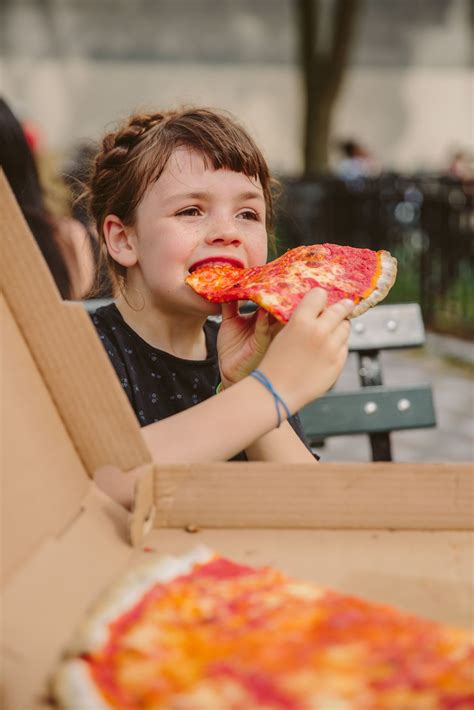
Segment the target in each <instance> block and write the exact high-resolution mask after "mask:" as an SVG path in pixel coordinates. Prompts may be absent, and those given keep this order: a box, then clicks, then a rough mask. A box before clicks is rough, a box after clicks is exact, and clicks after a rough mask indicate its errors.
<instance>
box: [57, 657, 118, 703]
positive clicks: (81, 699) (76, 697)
mask: <svg viewBox="0 0 474 710" xmlns="http://www.w3.org/2000/svg"><path fill="white" fill-rule="evenodd" d="M53 693H54V698H55V700H56V701H57V703H58V704H59V707H60V708H67V710H92V709H93V710H110V706H109V704H108V703H106V702H105V700H104V698H103V697H102V695H101V693H100V692H99V691H98V690H97V687H96V685H95V683H94V681H93V680H92V678H91V675H90V672H89V666H88V664H87V663H86V662H85V661H82V660H81V659H80V658H74V659H72V660H69V661H65V662H64V663H63V664H62V665H61V666H60V668H59V670H58V672H57V673H56V675H55V677H54V682H53Z"/></svg>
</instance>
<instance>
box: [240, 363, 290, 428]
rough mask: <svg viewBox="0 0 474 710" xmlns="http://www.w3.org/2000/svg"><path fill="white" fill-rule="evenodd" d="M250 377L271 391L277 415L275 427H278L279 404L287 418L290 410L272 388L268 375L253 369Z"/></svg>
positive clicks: (279, 416)
mask: <svg viewBox="0 0 474 710" xmlns="http://www.w3.org/2000/svg"><path fill="white" fill-rule="evenodd" d="M250 377H254V378H255V379H256V380H258V382H260V384H262V385H263V386H264V387H266V389H267V390H268V391H269V392H271V394H272V395H273V399H274V401H275V409H276V410H277V415H278V424H277V427H279V426H280V424H281V412H280V406H281V407H283V409H284V410H285V414H286V417H287V418H288V417H291V412H290V410H289V409H288V407H287V405H286V403H285V401H284V400H283V399H282V398H281V397H280V395H279V394H278V392H277V391H276V390H275V389H274V387H273V385H272V383H271V382H270V380H269V379H268V377H267V376H266V375H264V374H263V372H261V371H260V370H253V371H252V372H251V373H250Z"/></svg>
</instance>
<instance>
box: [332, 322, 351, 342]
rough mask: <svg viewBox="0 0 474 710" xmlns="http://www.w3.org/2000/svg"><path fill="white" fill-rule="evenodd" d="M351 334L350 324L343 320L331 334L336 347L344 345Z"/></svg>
mask: <svg viewBox="0 0 474 710" xmlns="http://www.w3.org/2000/svg"><path fill="white" fill-rule="evenodd" d="M350 333H351V324H350V322H349V321H348V320H346V319H344V320H343V321H342V322H341V323H339V326H337V327H336V329H335V330H334V332H333V337H334V344H335V345H336V347H341V346H343V345H346V343H347V341H348V340H349V335H350Z"/></svg>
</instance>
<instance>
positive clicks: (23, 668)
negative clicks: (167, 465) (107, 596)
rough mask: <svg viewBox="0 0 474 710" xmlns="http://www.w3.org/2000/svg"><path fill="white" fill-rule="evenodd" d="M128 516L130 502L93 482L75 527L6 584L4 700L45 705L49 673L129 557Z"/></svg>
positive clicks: (16, 709)
mask: <svg viewBox="0 0 474 710" xmlns="http://www.w3.org/2000/svg"><path fill="white" fill-rule="evenodd" d="M127 518H128V515H127V513H126V511H125V510H124V509H123V508H121V507H120V506H118V505H117V504H115V503H114V501H112V500H111V499H110V498H108V497H107V496H105V495H103V494H101V493H100V492H99V491H98V490H97V489H96V488H95V486H93V485H90V490H89V494H88V495H87V496H86V498H85V500H84V505H83V509H82V511H81V513H80V515H79V516H78V517H77V518H76V519H75V520H74V521H73V522H72V523H71V525H70V527H69V528H68V529H67V530H65V531H64V534H63V535H60V536H57V537H55V538H54V539H50V540H48V541H47V542H45V544H43V545H42V546H41V547H40V548H39V549H38V550H37V551H36V553H35V554H34V555H32V557H31V558H30V559H29V560H28V564H27V565H23V566H22V567H21V568H20V569H19V570H18V572H17V573H16V574H15V575H14V577H13V578H12V580H11V582H9V583H8V584H7V585H6V586H5V589H4V590H3V595H2V612H3V621H4V623H3V629H2V632H3V633H2V666H3V669H4V683H5V687H4V693H5V697H4V699H3V700H4V707H6V708H10V709H11V710H20V709H23V708H24V709H25V710H26V709H27V708H33V707H34V708H37V707H39V706H40V705H41V707H43V704H42V702H41V701H42V700H43V701H44V704H45V705H46V702H45V698H46V695H47V690H48V679H49V677H50V675H51V672H52V670H53V668H54V667H55V665H56V663H57V662H58V660H59V658H60V655H61V653H62V651H63V650H64V647H65V645H66V644H67V643H68V640H69V638H70V636H71V634H72V632H73V631H74V629H75V627H76V626H77V625H78V624H79V622H80V621H81V619H83V617H84V614H85V612H86V611H87V608H88V607H89V606H90V604H91V603H92V602H94V601H95V599H96V598H97V595H98V594H100V593H101V592H102V591H103V590H104V589H105V588H106V587H107V586H108V585H109V584H110V583H111V581H112V580H113V579H114V578H115V577H116V576H117V575H120V574H121V573H122V572H123V571H124V570H125V567H126V565H127V564H128V563H129V562H130V559H131V557H132V554H133V548H132V547H130V545H129V544H128V543H127V537H128V530H127V525H128V521H127ZM92 553H93V554H92ZM0 704H1V703H0Z"/></svg>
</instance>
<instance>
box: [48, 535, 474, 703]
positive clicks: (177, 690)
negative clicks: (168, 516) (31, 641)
mask: <svg viewBox="0 0 474 710" xmlns="http://www.w3.org/2000/svg"><path fill="white" fill-rule="evenodd" d="M473 669H474V644H473V642H472V637H471V635H470V634H469V633H468V632H467V631H464V630H462V629H456V628H453V627H449V626H446V625H442V624H438V623H435V622H432V621H427V620H425V619H421V618H419V617H416V616H413V615H409V614H406V613H402V612H400V611H398V610H396V609H394V608H391V607H389V606H385V605H382V604H376V603H373V602H369V601H366V600H364V599H360V598H358V597H354V596H350V595H347V594H340V593H338V592H336V591H333V590H330V589H324V588H321V587H319V586H317V585H316V584H311V583H307V582H300V581H296V580H294V579H291V578H289V577H287V576H286V575H284V574H282V573H281V572H279V571H278V570H276V569H273V568H271V567H260V568H254V567H249V566H247V565H242V564H237V563H236V562H233V561H232V560H229V559H226V558H223V557H220V556H218V555H214V554H211V553H210V552H209V551H208V550H206V549H205V548H200V549H198V550H196V551H195V552H193V553H191V554H190V555H187V556H185V557H182V558H172V557H170V558H165V559H161V560H157V561H156V562H154V563H153V564H151V565H150V566H147V567H146V568H144V569H142V570H141V571H139V572H135V573H133V574H131V575H129V576H128V577H126V578H125V579H124V580H123V581H122V582H121V583H120V584H119V586H118V587H116V588H115V589H114V590H113V591H112V592H111V593H110V594H109V595H108V596H107V597H106V598H105V599H104V601H103V602H102V603H100V604H99V606H97V607H96V608H95V609H94V610H93V611H92V612H91V614H90V616H89V618H88V619H87V620H86V622H85V623H84V624H83V626H82V628H81V629H80V632H79V634H78V635H77V637H76V640H75V642H74V644H73V645H72V646H71V648H70V649H69V651H68V653H67V658H66V659H65V660H64V661H63V662H62V664H61V666H60V668H59V671H58V672H57V674H56V676H55V679H54V696H55V699H56V701H57V702H58V703H59V705H60V707H61V708H63V709H65V710H91V708H94V710H105V709H107V708H116V709H117V710H145V709H149V710H257V709H260V710H262V709H263V708H265V710H336V708H337V709H338V710H395V709H396V710H414V709H415V708H419V709H420V710H422V709H423V710H424V709H426V710H428V709H429V710H447V709H448V708H450V709H452V710H454V708H456V710H468V708H472V707H474V671H473Z"/></svg>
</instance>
